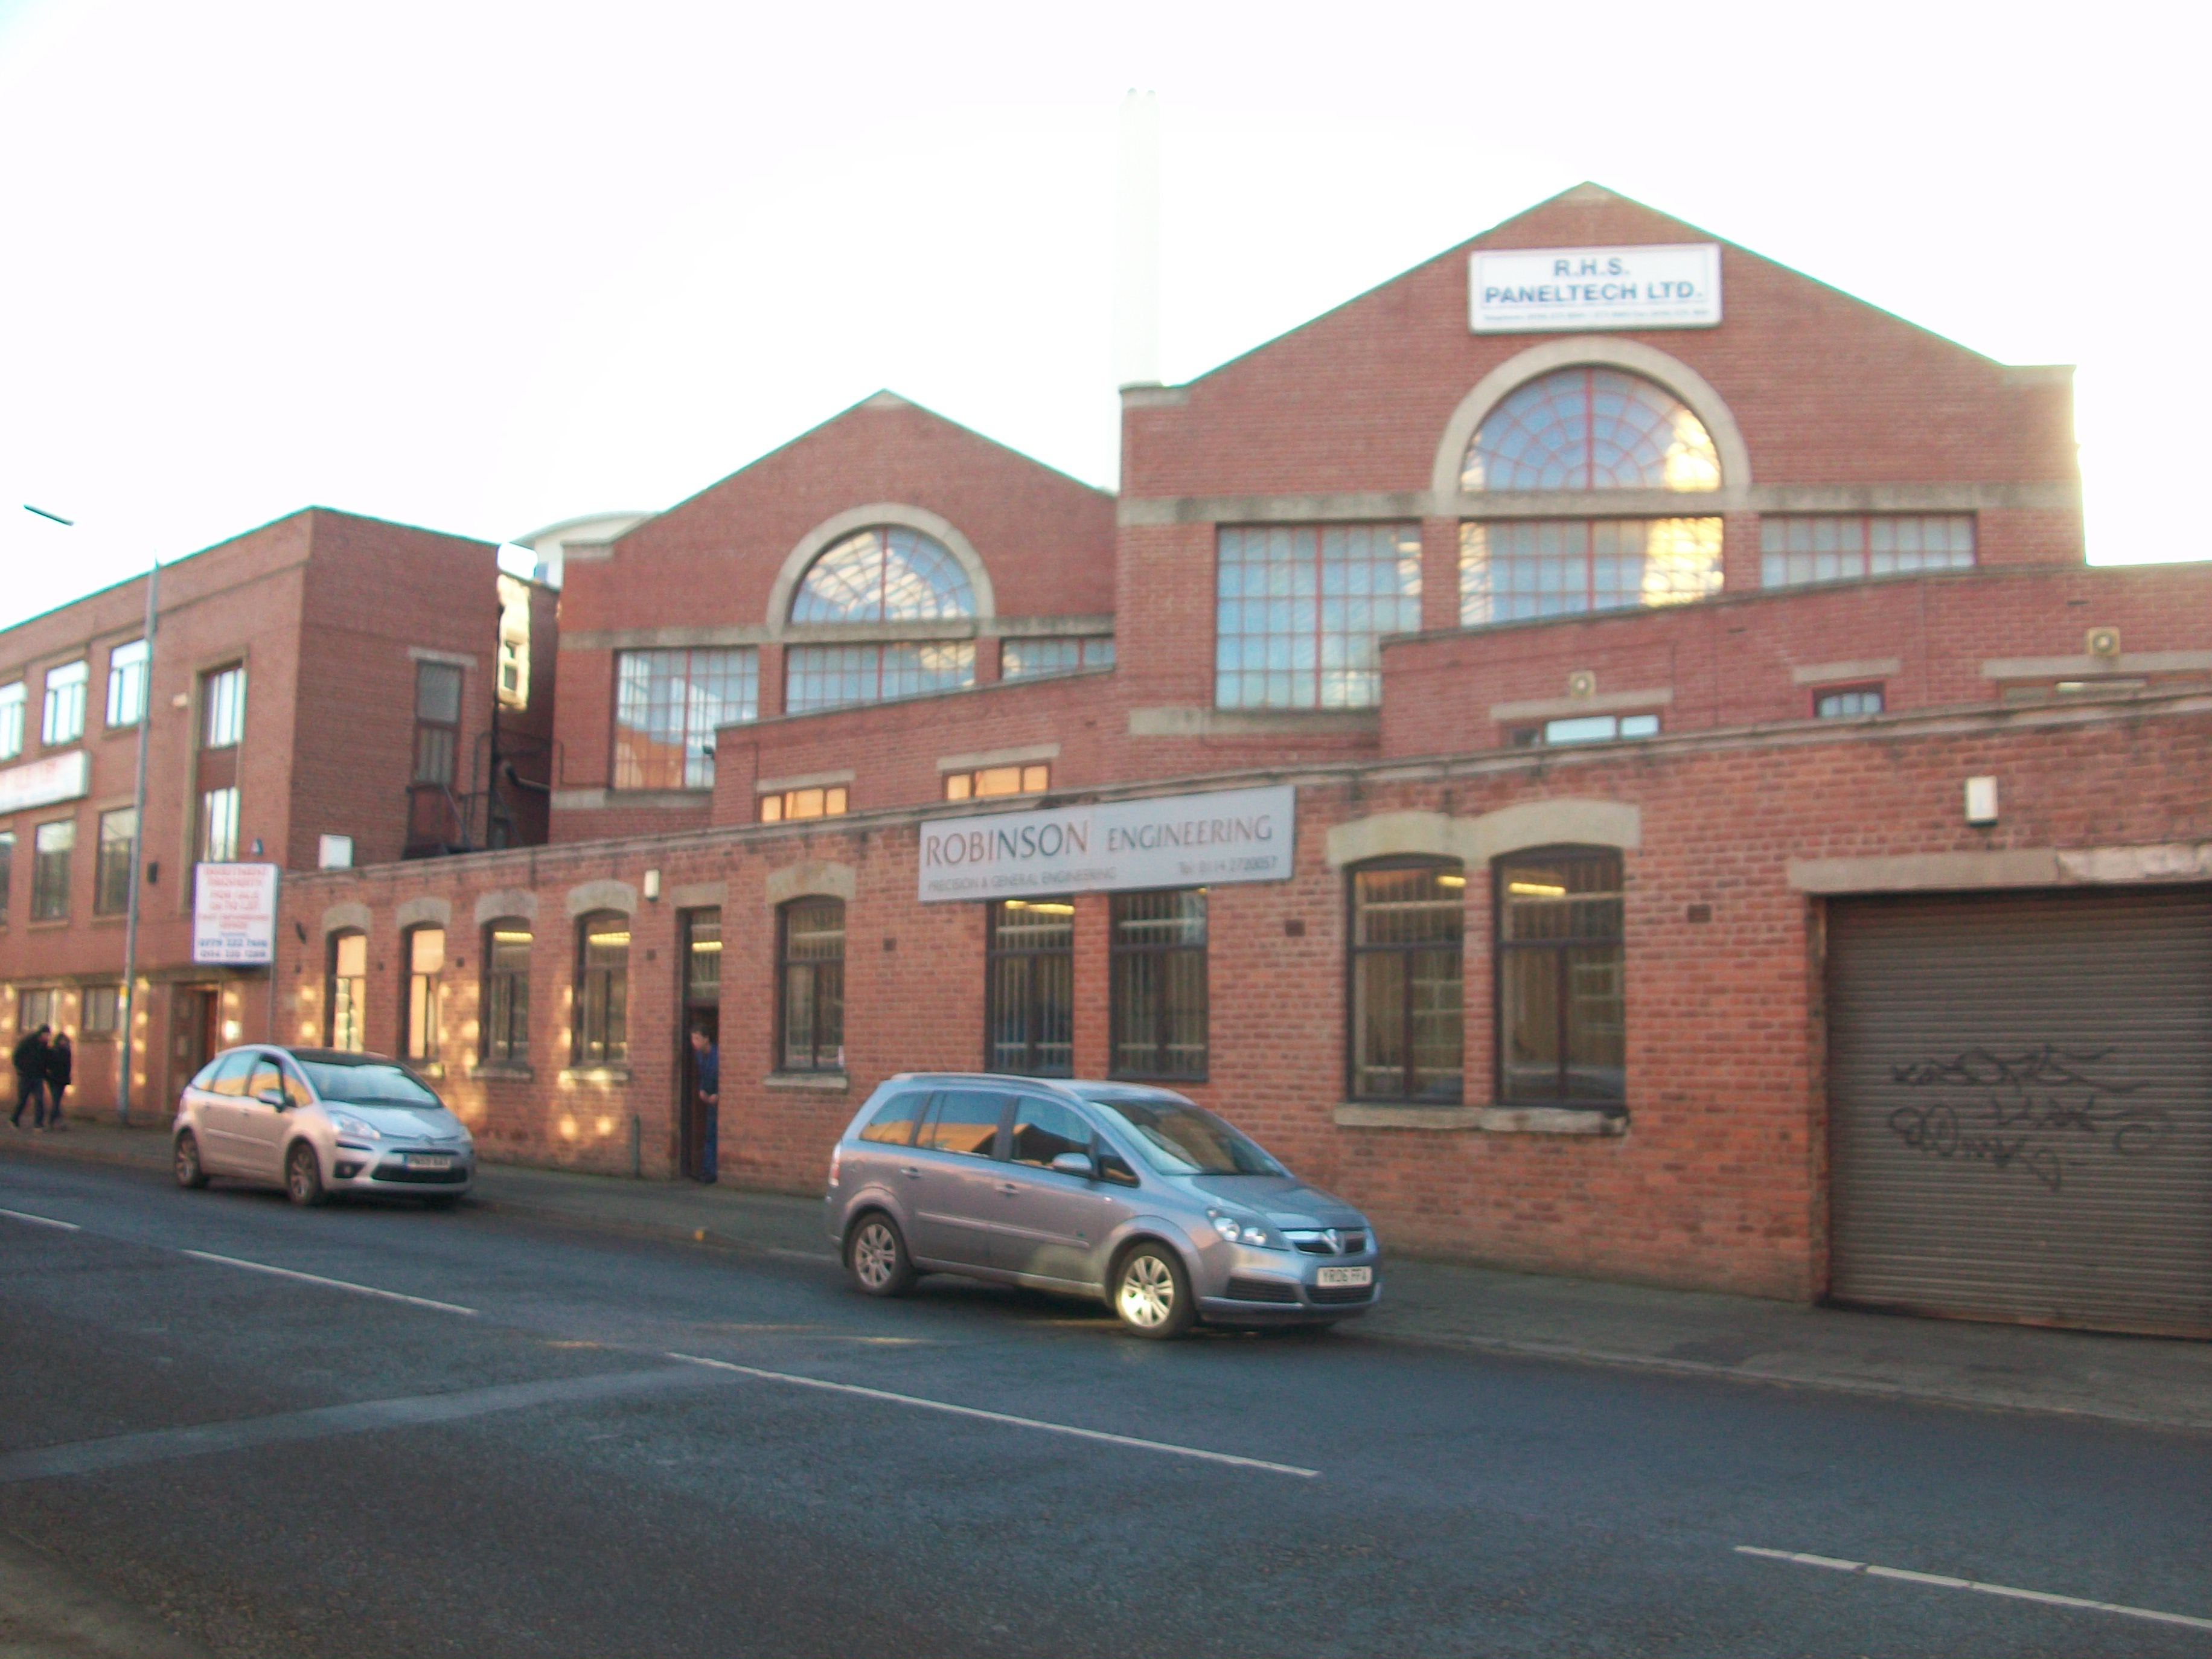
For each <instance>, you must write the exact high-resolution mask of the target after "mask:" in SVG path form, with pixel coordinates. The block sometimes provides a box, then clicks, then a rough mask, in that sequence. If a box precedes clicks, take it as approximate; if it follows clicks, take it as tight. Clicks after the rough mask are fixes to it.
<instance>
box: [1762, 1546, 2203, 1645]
mask: <svg viewBox="0 0 2212 1659" xmlns="http://www.w3.org/2000/svg"><path fill="white" fill-rule="evenodd" d="M1735 1553H1737V1554H1738V1555H1750V1556H1756V1557H1757V1558H1758V1559H1760V1560H1762V1561H1786V1562H1788V1563H1789V1564H1790V1565H1792V1566H1797V1567H1819V1568H1821V1569H1823V1570H1824V1571H1828V1572H1853V1573H1862V1574H1863V1575H1865V1576H1866V1577H1869V1578H1890V1579H1894V1580H1896V1581H1897V1582H1899V1583H1905V1584H1927V1585H1929V1586H1932V1587H1933V1588H1935V1589H1960V1590H1972V1591H1973V1592H1975V1594H1977V1595H1998V1596H2002V1597H2005V1598H2006V1599H2007V1600H2008V1601H2034V1602H2039V1603H2040V1604H2041V1605H2043V1606H2045V1607H2072V1608H2075V1609H2076V1610H2077V1611H2079V1612H2082V1613H2115V1614H2118V1616H2119V1617H2120V1618H2123V1619H2148V1620H2151V1621H2152V1622H2153V1623H2154V1624H2160V1625H2181V1626H2186V1627H2187V1628H2189V1629H2191V1630H2212V1619H2199V1618H2197V1617H2196V1616H2195V1615H2194V1614H2192V1613H2161V1612H2160V1611H2159V1610H2158V1609H2157V1608H2155V1607H2129V1606H2127V1605H2126V1604H2125V1603H2124V1602H2119V1601H2093V1600H2091V1599H2090V1598H2088V1597H2087V1596H2082V1595H2058V1594H2057V1592H2055V1591H2052V1590H2035V1589H2020V1588H2019V1587H2018V1586H2016V1585H2013V1584H1985V1583H1982V1581H1981V1580H1979V1579H1978V1578H1954V1577H1949V1576H1948V1575H1947V1574H1943V1573H1940V1572H1913V1571H1909V1570H1908V1569H1906V1568H1904V1567H1883V1566H1877V1565H1875V1564H1874V1563H1872V1562H1870V1561H1846V1560H1844V1559H1843V1558H1841V1557H1840V1556H1834V1555H1808V1554H1806V1553H1804V1552H1803V1551H1802V1550H1764V1549H1760V1548H1759V1547H1756V1546H1755V1545H1752V1544H1738V1545H1737V1546H1736V1547H1735Z"/></svg>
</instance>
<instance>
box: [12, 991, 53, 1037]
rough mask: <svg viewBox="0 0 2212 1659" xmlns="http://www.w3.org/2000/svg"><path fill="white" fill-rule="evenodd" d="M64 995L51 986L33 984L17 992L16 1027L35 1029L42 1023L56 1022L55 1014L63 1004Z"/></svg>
mask: <svg viewBox="0 0 2212 1659" xmlns="http://www.w3.org/2000/svg"><path fill="white" fill-rule="evenodd" d="M61 1000H62V995H61V993H60V992H59V991H57V990H55V989H54V988H53V987H51V986H46V985H40V986H33V987H30V988H29V989H27V990H22V991H18V992H17V993H16V994H15V1024H16V1029H18V1030H23V1031H35V1030H38V1029H39V1027H40V1026H41V1025H47V1026H51V1025H52V1024H55V1023H56V1021H55V1018H54V1016H55V1014H56V1012H58V1010H59V1008H60V1006H61Z"/></svg>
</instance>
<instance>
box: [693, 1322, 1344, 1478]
mask: <svg viewBox="0 0 2212 1659" xmlns="http://www.w3.org/2000/svg"><path fill="white" fill-rule="evenodd" d="M668 1357H669V1358H671V1359H680V1360H682V1361H684V1363H685V1364H690V1365H708V1366H711V1367H713V1368H714V1370H718V1371H735V1372H737V1373H738V1375H739V1376H751V1377H757V1378H759V1379H760V1380H761V1381H762V1382H763V1383H789V1384H791V1385H792V1386H793V1387H794V1388H800V1389H822V1390H823V1391H824V1392H826V1393H829V1394H849V1395H858V1396H859V1397H860V1398H861V1399H863V1400H880V1401H885V1402H886V1403H888V1404H890V1405H894V1406H915V1407H920V1408H921V1410H923V1411H932V1412H944V1413H948V1414H949V1415H951V1416H953V1417H969V1418H974V1419H977V1420H978V1421H981V1422H985V1423H1004V1424H1006V1425H1009V1426H1011V1427H1013V1428H1018V1429H1038V1430H1041V1431H1043V1432H1044V1433H1046V1434H1065V1435H1070V1436H1073V1437H1074V1438H1076V1439H1078V1440H1098V1441H1103V1442H1104V1443H1106V1444H1108V1445H1109V1446H1133V1447H1135V1448H1136V1449H1138V1450H1139V1451H1152V1452H1165V1453H1167V1454H1169V1455H1171V1456H1175V1457H1195V1458H1198V1459H1200V1461H1201V1462H1207V1463H1226V1464H1228V1465H1229V1466H1230V1467H1231V1468H1240V1469H1261V1470H1265V1471H1266V1472H1267V1473H1268V1474H1291V1475H1296V1476H1297V1478H1298V1479H1299V1480H1319V1479H1320V1478H1321V1471H1320V1470H1319V1469H1306V1468H1299V1467H1298V1466H1297V1464H1295V1463H1271V1462H1268V1461H1267V1459H1266V1458H1264V1457H1239V1456H1237V1455H1236V1454H1235V1453H1233V1452H1218V1451H1207V1450H1206V1449H1204V1448H1203V1447H1200V1446H1178V1445H1176V1444H1175V1443H1173V1442H1172V1441H1167V1440H1142V1439H1139V1438H1138V1437H1136V1436H1134V1435H1129V1434H1109V1433H1107V1432H1106V1431H1104V1430H1103V1429H1079V1428H1077V1427H1076V1426H1075V1425H1073V1424H1072V1423H1048V1422H1046V1421H1045V1420H1044V1419H1042V1418H1038V1417H1016V1416H1015V1415H1013V1413H1011V1412H989V1411H984V1410H982V1409H981V1408H980V1407H975V1406H956V1405H954V1404H952V1403H951V1401H945V1400H925V1399H923V1398H922V1397H921V1395H913V1394H893V1393H892V1392H891V1391H890V1389H868V1388H863V1387H861V1386H860V1384H859V1383H832V1382H829V1381H828V1380H827V1379H825V1378H823V1377H819V1376H799V1375H798V1374H797V1373H796V1372H793V1371H768V1370H762V1369H761V1368H760V1367H759V1366H757V1365H738V1364H732V1363H731V1362H730V1361H728V1360H726V1359H704V1358H701V1357H700V1356H699V1355H697V1354H693V1353H671V1354H670V1355H669V1356H668Z"/></svg>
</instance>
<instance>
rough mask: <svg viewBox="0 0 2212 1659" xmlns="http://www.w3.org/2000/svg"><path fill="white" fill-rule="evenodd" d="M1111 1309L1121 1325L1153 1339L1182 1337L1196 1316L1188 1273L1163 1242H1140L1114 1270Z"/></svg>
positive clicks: (1196, 1305) (1195, 1300) (1196, 1304)
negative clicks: (1112, 1303) (1112, 1305)
mask: <svg viewBox="0 0 2212 1659" xmlns="http://www.w3.org/2000/svg"><path fill="white" fill-rule="evenodd" d="M1114 1312H1115V1315H1116V1316H1118V1317H1119V1318H1120V1319H1121V1323H1122V1325H1123V1327H1124V1328H1127V1329H1128V1330H1130V1331H1132V1332H1133V1333H1134V1334H1137V1335H1139V1336H1147V1337H1151V1338H1153V1339H1154V1340H1164V1339H1166V1338H1168V1337H1174V1336H1181V1335H1182V1334H1183V1333H1184V1332H1185V1331H1187V1330H1188V1329H1189V1328H1190V1326H1191V1322H1192V1321H1193V1320H1194V1319H1195V1318H1197V1317H1198V1303H1197V1299H1196V1298H1195V1297H1193V1296H1192V1295H1191V1293H1190V1275H1189V1274H1188V1273H1185V1272H1184V1271H1183V1270H1182V1258H1181V1257H1179V1256H1177V1255H1176V1253H1175V1252H1174V1251H1173V1250H1171V1249H1169V1248H1168V1247H1167V1246H1166V1245H1164V1244H1139V1245H1138V1246H1137V1248H1136V1249H1133V1250H1131V1251H1130V1252H1129V1253H1128V1255H1125V1256H1123V1257H1122V1258H1121V1266H1120V1267H1117V1268H1115V1273H1114Z"/></svg>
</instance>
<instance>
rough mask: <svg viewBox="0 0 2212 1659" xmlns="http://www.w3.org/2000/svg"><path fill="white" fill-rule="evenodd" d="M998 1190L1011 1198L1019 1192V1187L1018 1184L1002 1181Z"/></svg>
mask: <svg viewBox="0 0 2212 1659" xmlns="http://www.w3.org/2000/svg"><path fill="white" fill-rule="evenodd" d="M999 1190H1000V1192H1002V1193H1004V1194H1006V1195H1007V1196H1008V1197H1009V1198H1011V1197H1012V1196H1013V1195H1014V1194H1016V1193H1018V1192H1019V1191H1021V1185H1020V1183H1019V1182H1012V1181H1002V1182H1000V1183H999Z"/></svg>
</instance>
